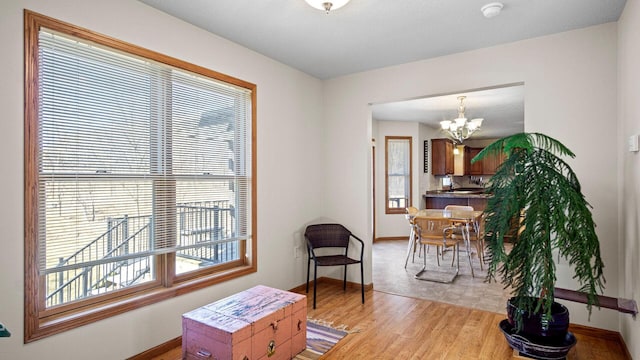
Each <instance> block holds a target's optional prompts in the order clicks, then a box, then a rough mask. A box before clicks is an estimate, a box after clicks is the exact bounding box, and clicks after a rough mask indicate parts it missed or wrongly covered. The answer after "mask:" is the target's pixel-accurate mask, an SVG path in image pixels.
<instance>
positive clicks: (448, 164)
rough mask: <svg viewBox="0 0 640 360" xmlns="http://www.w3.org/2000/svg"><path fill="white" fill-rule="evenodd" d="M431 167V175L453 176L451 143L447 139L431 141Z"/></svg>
mask: <svg viewBox="0 0 640 360" xmlns="http://www.w3.org/2000/svg"><path fill="white" fill-rule="evenodd" d="M431 167H432V169H433V170H432V171H433V175H450V174H453V171H454V161H453V141H451V140H449V139H432V140H431Z"/></svg>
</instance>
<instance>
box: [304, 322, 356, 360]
mask: <svg viewBox="0 0 640 360" xmlns="http://www.w3.org/2000/svg"><path fill="white" fill-rule="evenodd" d="M352 332H357V330H356V331H354V330H351V331H349V330H347V329H346V327H345V326H337V327H334V326H332V324H331V323H327V322H324V321H319V320H313V319H308V320H307V349H306V350H305V351H303V352H301V353H300V354H298V355H297V356H296V357H295V358H296V359H298V360H315V359H318V358H320V356H322V355H323V354H324V353H326V352H327V351H329V350H330V349H331V348H332V347H333V346H334V345H335V344H337V343H338V341H340V340H341V339H342V338H343V337H345V336H346V335H347V334H349V333H352Z"/></svg>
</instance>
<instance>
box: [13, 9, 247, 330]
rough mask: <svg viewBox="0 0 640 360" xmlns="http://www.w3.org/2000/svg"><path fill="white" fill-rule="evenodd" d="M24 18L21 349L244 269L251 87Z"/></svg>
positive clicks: (61, 25)
mask: <svg viewBox="0 0 640 360" xmlns="http://www.w3.org/2000/svg"><path fill="white" fill-rule="evenodd" d="M25 22H26V26H27V28H26V29H27V30H26V32H25V37H26V39H25V40H26V42H25V54H26V56H25V58H26V61H27V64H26V67H25V68H26V72H25V77H26V79H25V97H26V103H27V107H26V111H25V227H26V230H25V251H26V257H25V258H26V264H25V267H26V279H25V293H26V296H25V313H26V317H25V318H26V319H27V323H26V324H25V328H26V331H25V341H30V340H34V339H37V338H41V337H44V336H47V335H50V334H53V333H56V332H59V331H62V329H68V328H72V327H76V326H79V325H82V324H85V323H88V322H91V321H95V320H98V319H101V318H105V317H107V316H111V315H113V314H115V313H120V312H123V311H126V310H130V309H133V308H136V307H139V306H143V305H145V304H149V303H152V302H156V301H160V300H162V299H166V298H168V297H171V296H175V295H177V294H181V293H185V292H189V291H191V290H195V289H199V288H202V287H204V286H209V285H211V284H214V283H216V282H220V281H224V280H228V279H231V278H234V277H237V276H241V275H244V274H247V273H250V272H255V270H256V266H255V265H256V241H255V240H256V239H255V234H254V233H253V231H254V230H255V221H256V219H255V208H254V207H255V178H254V176H253V174H254V173H255V161H254V159H255V157H254V156H253V154H254V153H255V143H254V141H252V139H253V138H254V137H255V110H254V109H255V91H256V90H255V85H253V84H250V83H247V82H244V81H241V80H238V79H234V78H231V77H228V76H224V75H221V74H219V73H216V72H214V71H211V70H207V69H204V68H201V67H198V66H195V65H192V64H188V63H185V62H182V61H179V60H177V59H173V58H169V57H166V56H163V55H160V54H157V53H153V52H151V51H148V50H145V49H142V48H138V47H136V46H133V45H130V44H126V43H123V42H120V41H118V40H114V39H110V38H107V37H104V36H101V35H98V34H95V33H93V32H90V31H87V30H84V29H81V28H77V27H74V26H71V25H68V24H64V23H61V22H58V21H56V20H53V19H50V18H46V17H43V16H40V15H37V14H34V13H31V12H28V11H27V12H25Z"/></svg>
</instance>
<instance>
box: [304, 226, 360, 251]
mask: <svg viewBox="0 0 640 360" xmlns="http://www.w3.org/2000/svg"><path fill="white" fill-rule="evenodd" d="M350 236H351V231H349V230H347V228H345V227H344V226H342V225H340V224H316V225H309V226H307V229H306V230H305V232H304V237H305V238H307V241H308V243H309V245H310V246H311V247H312V248H314V249H318V248H323V247H335V248H339V247H341V248H348V247H349V237H350Z"/></svg>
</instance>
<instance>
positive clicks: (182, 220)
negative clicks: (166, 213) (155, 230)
mask: <svg viewBox="0 0 640 360" xmlns="http://www.w3.org/2000/svg"><path fill="white" fill-rule="evenodd" d="M176 209H177V219H176V220H177V227H178V234H179V239H177V241H178V244H177V245H178V246H179V247H180V248H181V249H182V250H179V251H177V252H176V254H177V259H178V260H177V261H179V262H180V261H188V262H189V263H190V264H194V263H195V264H196V265H195V266H196V268H197V267H202V266H211V265H215V264H220V263H225V262H229V261H232V260H236V259H238V258H239V253H238V249H239V247H238V240H236V239H235V235H236V231H235V229H236V221H235V209H234V207H233V206H230V205H229V204H228V201H207V202H194V203H183V204H178V205H177V206H176ZM106 222H107V223H106V227H107V230H106V231H105V232H104V233H103V234H101V235H100V236H98V237H97V238H96V239H94V240H92V241H90V242H88V243H87V244H86V245H85V246H83V247H82V248H81V249H79V250H78V251H76V252H75V253H74V254H72V255H71V256H69V257H67V258H61V259H60V261H59V263H58V264H57V265H56V266H54V267H52V268H49V269H47V270H46V271H45V273H46V282H47V285H48V286H47V297H46V303H47V307H51V306H55V305H60V304H64V303H68V302H70V301H74V300H78V299H82V298H85V297H88V296H91V295H96V294H100V293H105V292H109V291H112V290H117V289H122V288H126V287H129V286H132V285H135V284H139V283H143V282H145V281H149V280H151V279H152V278H153V274H152V271H151V269H152V267H153V257H152V256H148V255H145V256H136V254H148V253H149V251H151V250H152V248H151V246H152V241H153V239H152V229H151V224H152V223H153V218H152V216H150V215H147V216H127V215H125V216H123V217H120V218H109V219H107V221H106ZM183 268H185V269H187V270H186V271H189V270H192V268H190V267H188V266H187V267H183Z"/></svg>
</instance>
